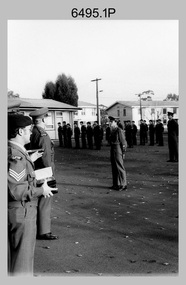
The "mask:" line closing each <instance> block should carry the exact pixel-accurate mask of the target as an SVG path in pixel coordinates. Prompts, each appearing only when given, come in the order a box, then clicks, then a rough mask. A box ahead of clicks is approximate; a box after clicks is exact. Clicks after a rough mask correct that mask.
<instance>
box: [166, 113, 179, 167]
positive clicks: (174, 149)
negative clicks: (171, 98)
mask: <svg viewBox="0 0 186 285" xmlns="http://www.w3.org/2000/svg"><path fill="white" fill-rule="evenodd" d="M173 115H174V114H173V113H172V112H168V118H169V121H168V124H167V128H168V147H169V160H168V162H178V123H177V122H176V121H175V120H174V119H173Z"/></svg>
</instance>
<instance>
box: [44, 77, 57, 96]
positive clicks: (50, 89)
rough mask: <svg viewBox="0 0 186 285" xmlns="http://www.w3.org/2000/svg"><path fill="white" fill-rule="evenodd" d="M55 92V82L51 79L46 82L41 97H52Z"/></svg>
mask: <svg viewBox="0 0 186 285" xmlns="http://www.w3.org/2000/svg"><path fill="white" fill-rule="evenodd" d="M55 92H56V86H55V84H54V83H53V82H52V81H50V82H47V83H46V85H45V88H44V92H43V94H42V97H43V99H54V97H55Z"/></svg>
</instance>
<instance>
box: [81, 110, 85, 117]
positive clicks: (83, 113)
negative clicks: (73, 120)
mask: <svg viewBox="0 0 186 285" xmlns="http://www.w3.org/2000/svg"><path fill="white" fill-rule="evenodd" d="M81 115H82V116H85V108H82V111H81Z"/></svg>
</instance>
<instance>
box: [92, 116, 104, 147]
mask: <svg viewBox="0 0 186 285" xmlns="http://www.w3.org/2000/svg"><path fill="white" fill-rule="evenodd" d="M93 131H94V143H95V146H96V149H97V150H100V149H101V141H102V131H101V127H100V126H99V125H98V123H97V121H96V122H94V130H93Z"/></svg>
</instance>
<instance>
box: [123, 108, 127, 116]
mask: <svg viewBox="0 0 186 285" xmlns="http://www.w3.org/2000/svg"><path fill="white" fill-rule="evenodd" d="M123 116H124V117H125V116H126V109H123Z"/></svg>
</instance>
